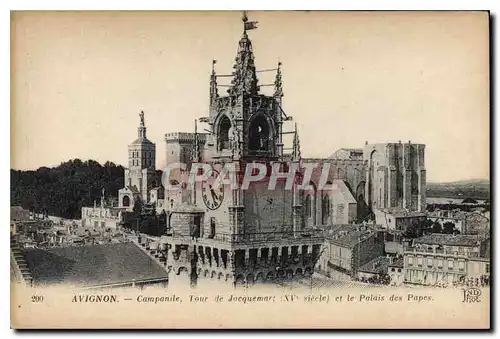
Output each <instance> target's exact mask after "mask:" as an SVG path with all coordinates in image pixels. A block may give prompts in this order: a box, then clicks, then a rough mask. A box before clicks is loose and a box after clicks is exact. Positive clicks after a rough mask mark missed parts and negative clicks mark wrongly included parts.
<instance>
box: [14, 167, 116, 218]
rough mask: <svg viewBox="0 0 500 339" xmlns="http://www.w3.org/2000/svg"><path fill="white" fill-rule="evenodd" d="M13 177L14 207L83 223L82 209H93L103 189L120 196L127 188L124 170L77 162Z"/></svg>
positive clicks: (22, 172) (19, 173) (16, 172)
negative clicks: (81, 220)
mask: <svg viewBox="0 0 500 339" xmlns="http://www.w3.org/2000/svg"><path fill="white" fill-rule="evenodd" d="M10 173H11V179H10V182H11V185H10V187H11V191H10V197H11V199H10V200H11V204H12V205H20V206H22V207H23V208H25V209H28V210H31V211H37V212H38V213H43V214H48V215H53V216H58V217H62V218H67V219H80V218H81V209H82V207H83V206H93V204H94V201H96V200H97V201H98V200H99V199H100V198H101V192H102V189H103V188H104V189H105V190H106V192H107V194H109V195H112V196H116V195H118V190H119V189H120V188H122V187H123V185H124V182H123V181H124V179H123V174H124V168H123V167H122V166H116V165H115V164H113V163H106V164H105V165H104V166H101V165H100V164H99V163H98V162H96V161H94V160H88V161H85V162H82V161H81V160H80V159H74V160H70V161H67V162H64V163H61V164H60V165H59V166H57V167H53V168H48V167H40V168H39V169H37V170H36V171H20V170H11V171H10Z"/></svg>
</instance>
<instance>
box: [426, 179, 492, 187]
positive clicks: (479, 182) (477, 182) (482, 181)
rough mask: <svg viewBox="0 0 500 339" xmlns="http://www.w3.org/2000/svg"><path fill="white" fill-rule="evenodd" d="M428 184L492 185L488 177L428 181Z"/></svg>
mask: <svg viewBox="0 0 500 339" xmlns="http://www.w3.org/2000/svg"><path fill="white" fill-rule="evenodd" d="M427 185H433V186H438V185H448V186H450V185H452V186H469V185H472V186H490V181H489V180H488V179H469V180H459V181H452V182H428V183H427Z"/></svg>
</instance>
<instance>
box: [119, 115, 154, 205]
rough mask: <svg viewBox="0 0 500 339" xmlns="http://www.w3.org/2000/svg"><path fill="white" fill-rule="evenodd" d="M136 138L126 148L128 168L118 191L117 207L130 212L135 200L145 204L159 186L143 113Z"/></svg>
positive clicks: (152, 146)
mask: <svg viewBox="0 0 500 339" xmlns="http://www.w3.org/2000/svg"><path fill="white" fill-rule="evenodd" d="M140 118H141V120H140V124H139V128H138V131H137V136H138V138H137V139H136V140H134V141H133V142H132V143H131V144H130V145H129V146H128V168H127V169H125V187H124V188H122V189H120V190H119V191H118V201H119V202H118V206H119V207H120V208H124V209H126V210H128V211H131V210H132V209H133V207H134V203H135V201H136V200H140V201H142V202H143V203H145V204H147V203H149V202H150V192H151V190H152V189H153V188H156V187H159V186H160V185H161V177H160V176H159V175H158V173H157V172H156V169H155V168H156V146H155V144H154V143H152V142H151V141H149V140H148V138H147V136H146V124H145V121H144V112H141V114H140Z"/></svg>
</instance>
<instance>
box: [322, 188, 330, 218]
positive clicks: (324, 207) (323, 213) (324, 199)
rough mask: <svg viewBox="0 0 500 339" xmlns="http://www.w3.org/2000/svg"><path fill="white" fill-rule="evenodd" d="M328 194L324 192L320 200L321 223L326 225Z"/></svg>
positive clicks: (328, 210)
mask: <svg viewBox="0 0 500 339" xmlns="http://www.w3.org/2000/svg"><path fill="white" fill-rule="evenodd" d="M330 209H331V204H330V196H329V195H328V194H325V195H324V196H323V200H322V202H321V223H322V224H323V225H326V224H327V223H328V217H330Z"/></svg>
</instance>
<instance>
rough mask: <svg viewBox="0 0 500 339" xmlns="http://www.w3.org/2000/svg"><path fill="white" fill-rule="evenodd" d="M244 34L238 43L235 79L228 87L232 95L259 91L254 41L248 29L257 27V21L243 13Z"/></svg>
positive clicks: (234, 67) (254, 93) (251, 93)
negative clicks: (251, 19) (249, 36)
mask: <svg viewBox="0 0 500 339" xmlns="http://www.w3.org/2000/svg"><path fill="white" fill-rule="evenodd" d="M242 20H243V36H242V37H241V39H240V41H239V44H238V53H237V55H236V59H235V61H236V63H235V64H234V66H233V69H234V71H233V80H232V81H231V87H230V88H229V89H228V93H229V94H230V95H240V94H248V95H256V94H258V92H259V85H258V79H257V72H256V70H255V62H254V55H253V49H252V42H251V41H250V39H249V38H248V34H247V30H250V29H254V28H257V26H256V22H255V21H250V22H249V21H248V18H247V16H246V13H245V14H243V19H242Z"/></svg>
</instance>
